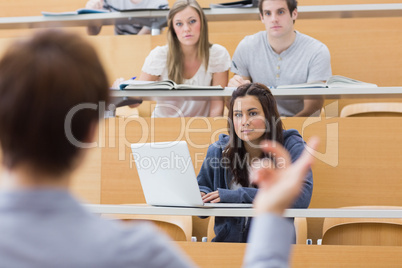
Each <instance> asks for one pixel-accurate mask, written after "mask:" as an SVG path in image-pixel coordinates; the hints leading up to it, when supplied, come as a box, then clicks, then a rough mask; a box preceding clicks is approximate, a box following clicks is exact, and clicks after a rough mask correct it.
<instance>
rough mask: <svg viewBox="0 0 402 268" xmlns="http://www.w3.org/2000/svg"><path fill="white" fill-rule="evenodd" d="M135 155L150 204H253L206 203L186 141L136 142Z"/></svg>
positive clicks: (226, 205) (181, 205)
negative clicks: (203, 199)
mask: <svg viewBox="0 0 402 268" xmlns="http://www.w3.org/2000/svg"><path fill="white" fill-rule="evenodd" d="M131 150H132V154H133V157H134V161H135V165H136V167H137V171H138V175H139V177H140V181H141V186H142V190H143V191H144V196H145V200H146V202H147V204H149V205H153V206H174V207H226V208H231V207H233V208H245V207H252V204H237V203H203V202H202V199H201V194H200V189H199V188H198V183H197V178H196V175H195V172H194V167H193V162H192V161H191V156H190V152H189V150H188V147H187V143H186V142H185V141H172V142H154V143H136V144H132V145H131Z"/></svg>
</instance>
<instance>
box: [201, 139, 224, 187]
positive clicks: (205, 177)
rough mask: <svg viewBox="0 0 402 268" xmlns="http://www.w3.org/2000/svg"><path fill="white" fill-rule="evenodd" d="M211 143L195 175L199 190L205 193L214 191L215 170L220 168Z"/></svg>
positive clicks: (218, 159)
mask: <svg viewBox="0 0 402 268" xmlns="http://www.w3.org/2000/svg"><path fill="white" fill-rule="evenodd" d="M213 152H214V149H213V145H211V146H209V148H208V151H207V156H206V157H205V159H204V162H203V163H202V166H201V169H200V172H199V173H198V176H197V181H198V186H199V188H200V191H201V192H204V193H206V194H208V193H210V192H213V191H215V190H214V179H215V173H216V172H215V171H216V169H219V168H220V165H219V163H220V158H218V157H216V156H215V155H214V153H213Z"/></svg>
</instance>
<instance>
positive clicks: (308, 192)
mask: <svg viewBox="0 0 402 268" xmlns="http://www.w3.org/2000/svg"><path fill="white" fill-rule="evenodd" d="M304 147H305V143H304V142H303V141H302V139H301V138H300V142H297V143H295V144H294V145H293V146H292V147H290V148H288V150H289V153H290V155H291V158H292V163H294V162H295V161H296V160H297V159H298V158H299V157H300V156H301V154H302V152H303V150H304ZM312 194H313V172H312V170H311V168H310V169H309V171H308V172H307V174H306V177H305V179H304V183H303V187H302V189H301V191H300V194H299V197H298V198H297V199H296V200H295V202H294V203H293V205H292V208H308V206H309V205H310V201H311V196H312Z"/></svg>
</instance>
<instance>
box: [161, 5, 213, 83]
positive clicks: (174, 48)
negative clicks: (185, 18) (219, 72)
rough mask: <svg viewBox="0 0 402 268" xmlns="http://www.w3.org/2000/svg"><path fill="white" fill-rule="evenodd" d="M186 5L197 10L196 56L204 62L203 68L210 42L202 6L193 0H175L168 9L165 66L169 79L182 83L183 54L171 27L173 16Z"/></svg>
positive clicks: (206, 60)
mask: <svg viewBox="0 0 402 268" xmlns="http://www.w3.org/2000/svg"><path fill="white" fill-rule="evenodd" d="M186 7H192V8H194V10H195V11H197V13H198V15H199V16H200V20H201V33H200V39H199V40H198V49H197V53H198V58H199V59H201V61H202V62H203V63H204V66H205V70H206V69H207V68H208V62H209V48H210V46H211V44H210V43H209V39H208V23H207V20H206V18H205V14H204V12H203V11H202V8H201V7H200V5H199V4H198V3H197V1H195V0H177V1H176V2H175V3H174V4H173V6H172V8H171V9H170V11H169V15H168V32H167V40H168V47H169V49H168V55H167V67H168V77H169V79H171V80H173V81H175V82H176V83H178V84H181V83H183V65H184V64H183V56H182V50H181V46H180V42H179V40H178V38H177V36H176V33H175V31H174V28H173V17H174V16H175V15H176V14H177V13H178V12H180V11H182V10H183V9H185V8H186Z"/></svg>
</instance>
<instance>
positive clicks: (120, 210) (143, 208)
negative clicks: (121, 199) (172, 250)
mask: <svg viewBox="0 0 402 268" xmlns="http://www.w3.org/2000/svg"><path fill="white" fill-rule="evenodd" d="M85 207H86V208H87V209H89V210H90V211H91V212H93V213H97V214H127V215H129V214H134V215H137V214H138V215H141V214H142V215H191V216H222V217H253V216H255V211H254V209H253V208H234V207H233V208H208V207H206V208H198V207H168V206H151V205H147V204H122V205H110V204H100V205H97V204H85ZM284 217H292V218H293V217H294V218H324V217H326V218H402V207H401V208H398V207H396V208H389V209H358V208H353V209H348V208H344V209H340V208H332V209H331V208H308V209H287V210H286V211H285V213H284Z"/></svg>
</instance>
